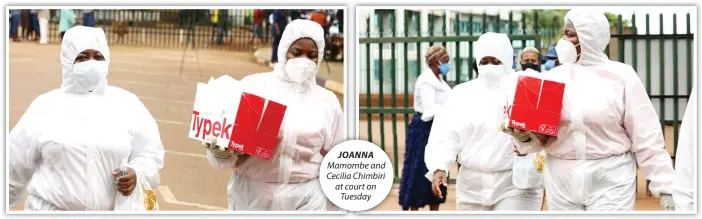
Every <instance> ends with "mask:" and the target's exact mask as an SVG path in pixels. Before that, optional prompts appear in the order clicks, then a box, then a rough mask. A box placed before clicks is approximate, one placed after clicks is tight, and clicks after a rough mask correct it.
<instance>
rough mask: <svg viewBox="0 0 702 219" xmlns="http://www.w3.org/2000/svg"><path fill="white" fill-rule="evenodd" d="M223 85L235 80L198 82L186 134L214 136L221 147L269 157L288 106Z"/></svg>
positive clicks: (207, 138) (203, 139)
mask: <svg viewBox="0 0 702 219" xmlns="http://www.w3.org/2000/svg"><path fill="white" fill-rule="evenodd" d="M236 82H238V81H236ZM236 84H237V85H238V83H236ZM224 85H234V84H231V83H225V84H222V83H217V84H215V83H212V84H201V83H198V89H197V93H196V95H195V104H194V106H193V115H192V119H191V125H190V132H189V134H188V137H189V138H191V139H195V140H199V141H208V140H209V139H211V138H217V146H218V147H220V149H222V150H224V148H225V147H226V148H229V149H231V150H236V151H240V152H242V153H246V154H250V155H253V156H256V157H259V158H261V159H266V160H267V159H270V158H271V157H272V155H273V153H274V151H275V148H276V146H277V143H278V139H277V137H278V132H279V131H280V128H281V126H282V121H283V117H284V115H285V111H286V109H287V107H286V106H285V105H283V104H280V103H278V102H275V101H271V100H267V99H265V98H263V97H260V96H257V95H254V94H251V93H247V92H242V91H241V90H240V89H233V88H232V86H224Z"/></svg>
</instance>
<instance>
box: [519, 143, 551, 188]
mask: <svg viewBox="0 0 702 219" xmlns="http://www.w3.org/2000/svg"><path fill="white" fill-rule="evenodd" d="M542 153H543V152H540V153H529V154H527V155H524V156H517V157H516V158H515V159H514V163H513V167H512V183H514V186H515V187H517V188H519V189H539V188H543V179H544V177H543V174H541V172H542V171H543V157H544V156H543V154H542Z"/></svg>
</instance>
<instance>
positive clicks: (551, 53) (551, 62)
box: [544, 46, 561, 71]
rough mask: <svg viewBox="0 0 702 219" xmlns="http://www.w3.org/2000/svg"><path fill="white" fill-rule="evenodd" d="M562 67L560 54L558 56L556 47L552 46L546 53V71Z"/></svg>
mask: <svg viewBox="0 0 702 219" xmlns="http://www.w3.org/2000/svg"><path fill="white" fill-rule="evenodd" d="M559 65H561V63H560V62H558V54H556V46H551V48H549V49H548V53H546V63H545V64H544V70H546V71H550V70H551V69H553V68H555V67H558V66H559Z"/></svg>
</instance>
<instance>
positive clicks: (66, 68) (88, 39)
mask: <svg viewBox="0 0 702 219" xmlns="http://www.w3.org/2000/svg"><path fill="white" fill-rule="evenodd" d="M60 57H61V66H62V71H61V72H62V80H63V81H62V83H61V87H62V88H64V89H65V90H66V92H71V93H89V92H94V91H97V90H101V88H104V87H105V86H106V85H107V71H108V66H109V61H110V49H109V47H108V46H107V39H106V38H105V32H104V31H103V30H102V29H100V28H92V27H85V26H76V27H73V28H71V29H69V30H68V31H66V33H65V34H64V37H63V41H62V42H61V56H60Z"/></svg>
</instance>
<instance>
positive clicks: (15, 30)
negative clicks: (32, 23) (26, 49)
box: [10, 9, 22, 42]
mask: <svg viewBox="0 0 702 219" xmlns="http://www.w3.org/2000/svg"><path fill="white" fill-rule="evenodd" d="M21 22H22V10H17V9H11V10H10V38H12V41H14V42H19V41H20V38H19V26H20V23H21Z"/></svg>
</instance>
